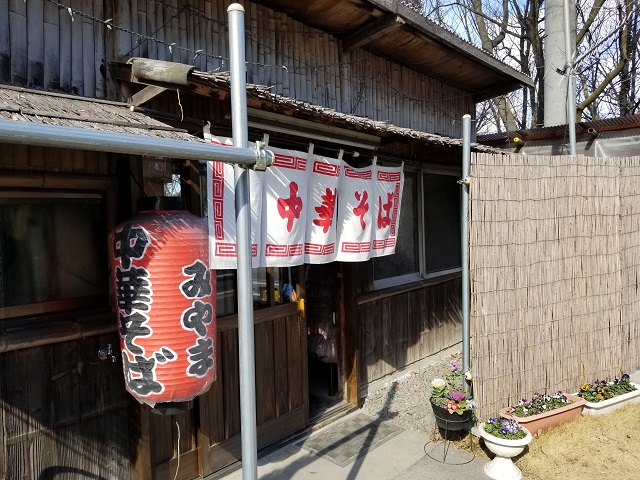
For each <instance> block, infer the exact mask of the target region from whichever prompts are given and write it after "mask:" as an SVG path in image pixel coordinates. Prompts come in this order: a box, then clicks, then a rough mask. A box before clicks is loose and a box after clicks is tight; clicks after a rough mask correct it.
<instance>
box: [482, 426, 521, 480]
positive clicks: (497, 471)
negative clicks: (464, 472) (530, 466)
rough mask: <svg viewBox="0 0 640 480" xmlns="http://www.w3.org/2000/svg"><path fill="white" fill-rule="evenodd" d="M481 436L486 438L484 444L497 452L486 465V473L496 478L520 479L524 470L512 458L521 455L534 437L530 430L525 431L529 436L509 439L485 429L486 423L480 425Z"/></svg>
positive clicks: (501, 479) (498, 479)
mask: <svg viewBox="0 0 640 480" xmlns="http://www.w3.org/2000/svg"><path fill="white" fill-rule="evenodd" d="M478 430H479V432H480V436H481V437H482V438H483V439H484V444H485V445H486V446H487V448H488V449H489V450H491V451H492V452H493V453H495V455H496V456H495V458H494V459H493V460H491V461H490V462H488V463H487V464H486V465H485V466H484V473H485V474H486V475H488V476H489V477H490V478H493V479H495V480H520V479H521V478H522V472H521V471H520V469H519V468H518V467H516V466H515V465H514V463H513V461H512V460H511V459H512V458H513V457H515V456H517V455H520V454H521V453H522V451H523V450H524V447H526V446H527V445H528V444H529V443H530V442H531V439H532V438H533V437H532V436H531V433H529V430H527V429H526V428H525V429H524V431H525V432H526V433H527V436H526V437H524V438H521V439H520V440H507V439H506V438H498V437H494V436H493V435H490V434H488V433H487V432H486V431H485V430H484V423H481V424H480V425H479V426H478Z"/></svg>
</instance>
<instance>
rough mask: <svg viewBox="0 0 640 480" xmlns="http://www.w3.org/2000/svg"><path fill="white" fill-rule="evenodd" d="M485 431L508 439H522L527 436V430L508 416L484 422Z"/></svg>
mask: <svg viewBox="0 0 640 480" xmlns="http://www.w3.org/2000/svg"><path fill="white" fill-rule="evenodd" d="M484 431H485V432H487V433H488V434H490V435H493V436H494V437H498V438H505V439H507V440H520V439H521V438H524V437H526V436H527V432H526V431H525V430H524V429H523V428H522V425H520V424H519V423H518V422H516V421H515V420H509V419H506V418H490V419H489V421H488V422H487V423H485V424H484Z"/></svg>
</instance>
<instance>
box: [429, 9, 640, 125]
mask: <svg viewBox="0 0 640 480" xmlns="http://www.w3.org/2000/svg"><path fill="white" fill-rule="evenodd" d="M544 7H545V5H544V0H451V1H449V2H446V0H422V2H421V8H422V11H423V12H425V14H427V15H428V16H429V18H431V19H432V20H434V21H437V22H439V23H442V24H443V25H446V26H447V27H448V28H450V29H453V30H454V31H455V32H456V33H458V34H459V35H461V36H463V37H464V38H465V39H466V40H468V41H470V42H472V43H474V44H475V45H477V46H479V47H480V48H483V49H484V50H486V51H487V52H489V53H491V54H493V55H494V56H496V57H497V58H498V59H499V60H502V61H504V62H505V63H507V64H509V65H511V66H513V67H514V68H516V69H518V70H520V71H522V72H523V73H524V74H526V75H529V76H530V77H531V78H532V79H533V80H534V84H535V86H534V87H528V88H525V89H523V90H520V91H518V92H513V93H512V94H509V95H508V96H507V97H506V100H502V99H493V100H491V102H493V106H491V107H486V106H484V105H480V106H479V107H478V111H477V112H476V114H477V116H478V119H479V120H480V117H482V124H483V125H484V128H485V129H486V131H501V130H502V129H504V128H506V126H507V125H508V122H509V121H510V118H509V117H510V116H511V113H514V114H515V116H516V122H517V125H518V127H519V128H527V127H535V126H539V125H541V123H542V119H543V117H544V115H543V112H544V88H545V75H544V66H545V61H544V49H543V42H544ZM576 12H577V25H578V32H577V38H576V55H575V60H576V62H575V70H574V72H573V73H575V75H576V77H577V82H576V83H577V85H578V89H577V95H578V105H577V109H576V110H577V111H576V114H577V119H578V120H580V119H582V118H587V119H597V118H603V117H613V116H619V115H630V114H634V113H637V112H638V111H639V109H640V105H639V103H640V84H639V83H638V82H637V72H638V64H639V58H638V57H639V56H640V47H639V45H638V41H639V40H640V37H639V35H640V0H578V3H577V5H576ZM507 106H509V108H510V109H513V110H512V111H508V109H506V107H507ZM479 123H480V122H479Z"/></svg>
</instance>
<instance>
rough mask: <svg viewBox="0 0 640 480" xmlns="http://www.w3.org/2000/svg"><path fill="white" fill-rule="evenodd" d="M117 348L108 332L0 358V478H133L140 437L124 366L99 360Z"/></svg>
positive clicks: (13, 352) (112, 336) (113, 335)
mask: <svg viewBox="0 0 640 480" xmlns="http://www.w3.org/2000/svg"><path fill="white" fill-rule="evenodd" d="M117 342H118V338H117V334H116V333H113V334H108V335H103V336H96V337H88V338H84V339H81V340H77V341H69V342H63V343H56V344H51V345H45V346H38V347H32V348H25V349H21V350H16V351H10V352H6V353H3V354H2V355H0V405H1V410H0V421H1V422H2V423H3V427H4V428H3V429H2V434H3V435H4V439H0V448H3V449H4V451H0V478H30V479H34V480H35V479H39V480H42V479H49V478H51V479H53V478H56V476H57V477H59V478H71V477H72V478H76V476H75V475H76V474H78V478H85V477H86V478H94V479H102V478H103V477H107V478H118V479H122V480H126V479H128V478H130V477H131V465H132V464H133V462H134V459H133V458H132V457H131V455H132V453H131V448H130V443H131V442H136V438H135V437H136V436H137V435H139V432H136V431H135V430H136V429H135V428H134V425H130V421H129V414H130V408H131V405H132V403H131V398H130V395H129V394H128V393H127V392H126V390H125V386H124V378H123V374H122V364H121V362H118V361H117V362H110V361H101V360H99V359H98V357H97V351H98V349H99V348H100V347H101V346H104V345H106V344H107V343H112V344H116V345H117ZM5 459H6V460H5ZM2 460H5V461H4V462H3V461H2ZM80 475H83V476H80Z"/></svg>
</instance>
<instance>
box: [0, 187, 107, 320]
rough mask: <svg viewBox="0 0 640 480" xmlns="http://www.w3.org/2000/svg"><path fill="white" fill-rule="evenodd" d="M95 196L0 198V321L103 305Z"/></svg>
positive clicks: (101, 230) (100, 217)
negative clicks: (0, 319)
mask: <svg viewBox="0 0 640 480" xmlns="http://www.w3.org/2000/svg"><path fill="white" fill-rule="evenodd" d="M106 258H107V256H106V230H105V227H104V214H103V209H102V198H101V196H100V195H97V194H77V195H75V194H53V193H51V194H49V193H45V194H40V193H28V194H25V193H19V192H2V193H0V318H8V317H13V316H21V315H30V314H35V313H42V312H51V311H57V310H64V309H67V308H74V307H79V306H88V305H96V304H102V305H107V304H108V303H107V302H108V300H107V298H108V297H107V292H108V290H107V266H106Z"/></svg>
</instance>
